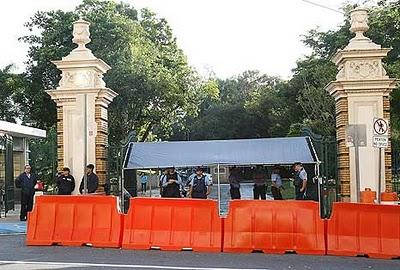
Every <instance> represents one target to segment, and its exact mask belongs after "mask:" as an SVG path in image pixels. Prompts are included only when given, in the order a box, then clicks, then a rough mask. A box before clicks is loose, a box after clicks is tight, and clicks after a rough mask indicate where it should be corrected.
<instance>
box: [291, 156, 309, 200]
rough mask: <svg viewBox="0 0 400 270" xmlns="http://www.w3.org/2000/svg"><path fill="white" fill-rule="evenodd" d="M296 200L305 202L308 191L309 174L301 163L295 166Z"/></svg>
mask: <svg viewBox="0 0 400 270" xmlns="http://www.w3.org/2000/svg"><path fill="white" fill-rule="evenodd" d="M294 171H295V179H294V186H295V191H296V200H304V198H305V195H306V191H307V172H306V170H304V168H303V165H302V164H301V163H300V162H296V163H295V164H294Z"/></svg>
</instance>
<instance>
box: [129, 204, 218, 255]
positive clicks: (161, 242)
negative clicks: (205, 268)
mask: <svg viewBox="0 0 400 270" xmlns="http://www.w3.org/2000/svg"><path fill="white" fill-rule="evenodd" d="M221 239H222V220H221V218H220V217H219V216H218V207H217V202H216V201H213V200H196V199H169V198H168V199H166V198H137V197H136V198H132V199H131V201H130V208H129V211H128V215H127V216H126V217H125V221H124V234H123V242H122V248H125V249H151V248H159V249H161V250H182V249H186V248H187V249H192V250H193V251H211V252H220V251H221V244H222V243H221Z"/></svg>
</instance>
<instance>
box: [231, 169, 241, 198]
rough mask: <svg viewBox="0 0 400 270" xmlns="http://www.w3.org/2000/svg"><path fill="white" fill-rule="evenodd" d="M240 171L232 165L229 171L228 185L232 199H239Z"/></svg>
mask: <svg viewBox="0 0 400 270" xmlns="http://www.w3.org/2000/svg"><path fill="white" fill-rule="evenodd" d="M241 177H242V176H241V172H240V169H239V168H236V167H233V168H232V169H231V173H230V175H229V185H230V190H229V191H230V193H231V198H232V200H239V199H240V197H241V196H240V179H241Z"/></svg>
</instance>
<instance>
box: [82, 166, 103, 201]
mask: <svg viewBox="0 0 400 270" xmlns="http://www.w3.org/2000/svg"><path fill="white" fill-rule="evenodd" d="M93 170H94V165H93V164H89V165H87V166H86V175H87V193H95V192H96V190H97V188H98V187H99V178H98V177H97V175H96V174H95V173H94V172H93ZM84 179H85V177H82V182H81V185H80V186H79V192H80V193H81V194H84V192H83V189H84V185H85V183H84Z"/></svg>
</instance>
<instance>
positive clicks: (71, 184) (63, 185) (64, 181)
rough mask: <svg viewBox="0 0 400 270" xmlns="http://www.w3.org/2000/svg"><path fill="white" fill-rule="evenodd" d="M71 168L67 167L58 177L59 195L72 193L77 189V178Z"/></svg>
mask: <svg viewBox="0 0 400 270" xmlns="http://www.w3.org/2000/svg"><path fill="white" fill-rule="evenodd" d="M70 172H71V171H70V169H69V168H67V167H65V168H63V169H62V171H61V174H60V175H59V176H58V177H57V181H56V184H57V187H58V195H71V193H72V191H74V189H75V179H74V177H73V176H72V175H71V174H70Z"/></svg>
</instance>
